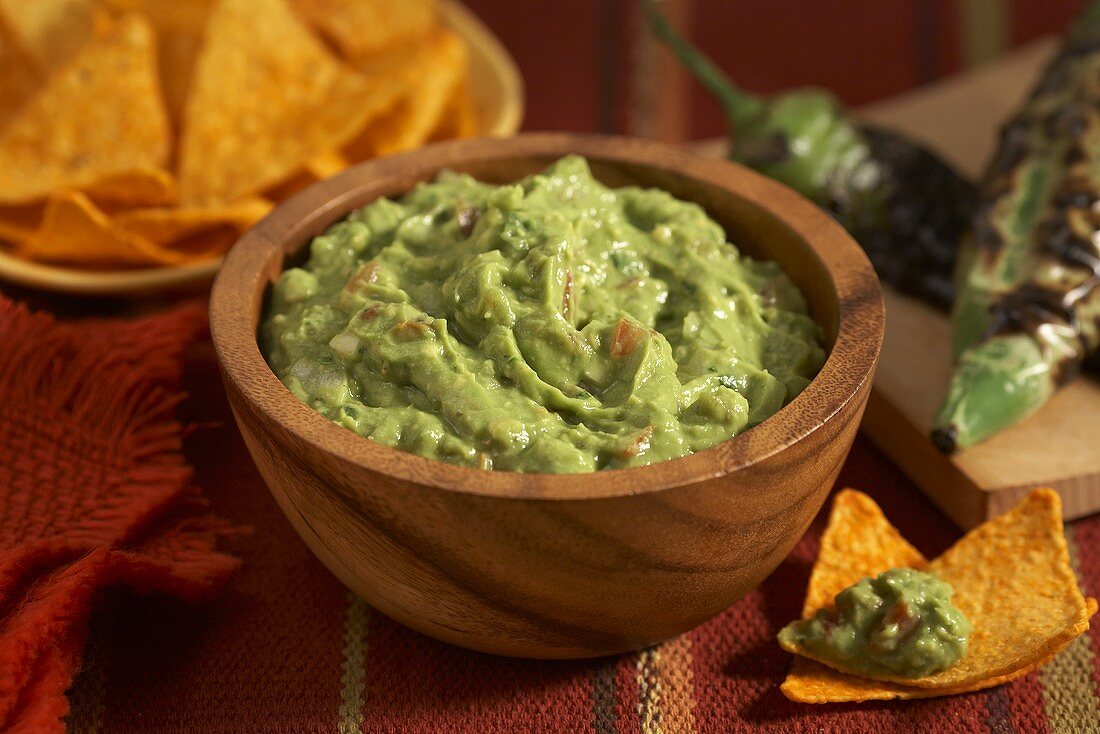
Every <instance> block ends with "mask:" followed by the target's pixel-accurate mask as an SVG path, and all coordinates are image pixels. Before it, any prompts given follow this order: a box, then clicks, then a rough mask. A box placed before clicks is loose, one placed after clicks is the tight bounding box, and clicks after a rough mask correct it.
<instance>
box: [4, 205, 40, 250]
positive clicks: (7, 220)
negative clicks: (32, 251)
mask: <svg viewBox="0 0 1100 734" xmlns="http://www.w3.org/2000/svg"><path fill="white" fill-rule="evenodd" d="M41 221H42V205H41V204H31V205H26V206H0V242H4V243H6V244H7V245H8V246H9V247H10V248H14V249H19V248H20V247H21V246H22V243H23V242H25V241H26V240H27V239H28V238H29V237H30V236H31V235H32V234H34V231H35V230H36V229H38V225H39V224H40V223H41Z"/></svg>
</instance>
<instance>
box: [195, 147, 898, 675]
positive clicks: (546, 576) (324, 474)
mask: <svg viewBox="0 0 1100 734" xmlns="http://www.w3.org/2000/svg"><path fill="white" fill-rule="evenodd" d="M567 153H578V154H581V155H584V156H586V157H587V158H588V159H589V161H590V163H591V166H592V170H593V172H594V174H595V175H596V177H597V178H599V179H601V180H602V181H603V182H604V183H607V184H609V185H613V186H620V185H625V184H639V185H643V186H656V187H660V188H663V189H666V190H668V191H669V192H671V193H672V194H674V195H675V196H678V197H680V198H683V199H688V200H691V201H695V202H698V203H699V204H700V205H702V206H703V207H704V208H705V209H706V210H707V211H708V213H709V214H710V215H711V216H712V217H714V218H715V219H716V220H717V221H719V222H720V223H721V224H722V225H723V226H724V227H725V228H726V231H727V233H728V235H729V238H730V240H731V241H732V242H734V243H736V244H737V245H738V246H739V247H741V248H742V250H743V251H745V252H746V253H748V254H750V255H752V256H754V257H757V258H770V259H774V260H777V261H778V262H779V263H780V264H781V265H782V266H783V268H784V270H786V272H787V274H788V275H789V276H790V277H791V278H792V279H793V280H794V282H795V283H796V284H797V285H798V286H799V287H800V288H801V289H802V291H803V293H805V295H806V297H807V300H808V301H809V304H810V309H811V313H812V314H813V316H814V318H815V320H816V321H817V322H818V323H819V324H820V326H821V327H822V330H823V332H824V334H825V336H826V342H827V344H828V347H829V350H830V356H829V358H828V360H827V362H826V364H825V366H824V367H823V369H822V371H821V373H820V374H819V375H818V376H817V377H816V378H815V379H814V380H813V382H812V383H811V384H810V385H809V387H807V388H806V390H805V391H804V392H803V393H802V394H801V395H800V396H799V397H797V398H796V399H795V400H794V401H792V402H791V404H790V405H788V406H787V407H785V408H783V409H782V410H781V411H779V412H778V413H777V414H776V415H774V416H773V417H771V418H769V419H768V420H767V421H765V422H764V423H762V424H761V425H759V426H757V427H755V428H753V429H751V430H750V431H747V432H746V433H744V434H741V435H740V436H737V437H735V438H733V439H731V440H729V441H726V442H724V443H722V444H720V445H718V446H716V447H714V448H712V449H708V450H706V451H702V452H699V453H697V454H694V455H692V456H688V457H684V458H682V459H677V460H674V461H668V462H663V463H659V464H654V465H651V466H647V467H641V468H633V469H622V470H614V471H604V472H596V473H592V474H582V475H576V474H574V475H553V474H518V473H511V472H484V471H478V470H475V469H468V468H465V467H460V466H455V465H452V464H446V463H442V462H436V461H431V460H428V459H424V458H421V457H419V456H415V455H412V454H407V453H403V452H401V451H398V450H395V449H392V448H389V447H386V446H382V445H380V444H375V443H373V442H371V441H369V440H366V439H363V438H360V437H359V436H357V435H355V434H354V433H352V432H351V431H348V430H347V429H344V428H342V427H340V426H337V425H336V424H334V423H331V422H330V421H328V420H327V419H326V418H324V417H322V416H321V415H320V414H318V413H316V412H315V411H313V410H312V409H311V408H309V407H308V406H306V405H305V404H303V403H302V402H300V401H299V400H298V399H297V398H295V397H294V396H293V395H291V394H290V393H289V392H288V391H287V390H286V389H285V388H284V387H283V385H282V384H281V383H280V382H279V381H278V379H277V378H276V377H275V375H274V374H272V372H271V370H270V369H269V368H268V366H267V364H266V362H265V361H264V359H263V357H262V355H261V354H260V351H259V348H258V346H257V343H256V328H257V326H258V324H259V321H260V318H261V311H262V308H263V305H264V295H265V292H266V291H267V289H268V287H269V286H270V284H271V283H272V281H273V280H274V279H275V278H276V277H277V276H278V274H279V273H280V272H281V271H282V269H283V267H284V260H285V259H286V258H288V257H293V256H294V255H295V254H296V253H298V252H300V251H301V250H302V248H303V247H305V246H306V245H307V243H308V242H309V240H310V238H312V237H313V236H315V235H317V234H319V233H320V232H321V231H323V230H324V229H325V228H326V227H327V226H328V225H329V224H331V223H333V222H334V221H337V220H339V219H340V218H342V217H344V216H345V215H346V214H347V213H348V212H350V211H351V210H352V209H354V208H357V207H359V206H362V205H364V204H366V203H367V202H369V201H371V200H373V199H375V198H377V197H380V196H396V195H400V194H401V193H403V192H404V191H406V190H408V189H409V188H410V187H411V186H413V185H414V184H416V183H417V182H419V181H423V180H427V179H430V178H432V177H434V175H435V174H436V173H437V172H438V171H440V170H442V169H447V168H449V169H452V170H459V171H465V172H467V173H470V174H472V175H473V176H475V177H477V178H479V179H482V180H486V181H490V182H496V183H504V182H511V181H515V180H516V179H518V178H520V177H522V176H524V175H527V174H529V173H533V172H536V171H539V170H541V169H542V168H544V167H545V166H546V165H547V164H548V163H550V162H551V161H553V160H555V159H557V158H559V157H561V156H562V155H565V154H567ZM883 321H884V313H883V305H882V297H881V293H880V290H879V286H878V281H877V279H876V278H875V276H874V273H873V271H872V269H871V266H870V264H869V263H868V262H867V260H866V258H865V257H864V256H863V254H862V251H861V250H860V249H859V247H858V246H857V245H856V244H855V242H853V241H852V240H851V239H850V238H849V237H848V235H847V234H846V233H845V232H844V231H843V230H842V229H841V228H840V227H839V226H838V225H837V224H835V223H834V222H833V220H832V219H831V218H829V217H828V215H826V214H825V213H824V212H822V211H820V210H819V209H817V208H816V207H814V206H813V205H811V204H810V203H809V202H808V201H806V200H805V199H803V198H801V197H800V196H798V195H797V194H795V193H794V192H792V191H790V190H788V189H786V188H784V187H783V186H781V185H779V184H777V183H774V182H772V181H770V180H768V179H765V178H763V177H761V176H759V175H756V174H754V173H752V172H750V171H747V170H746V169H742V168H739V167H737V166H734V165H732V164H729V163H725V162H718V161H708V160H704V159H701V158H696V157H694V156H691V155H689V154H687V153H685V152H682V151H679V150H677V149H673V148H669V147H665V146H662V145H659V144H656V143H650V142H645V141H639V140H628V139H622V138H602V137H594V136H576V135H566V134H536V135H523V136H520V137H517V138H512V139H508V140H474V141H461V142H457V143H442V144H438V145H435V146H431V147H429V148H426V149H423V150H420V151H417V152H414V153H410V154H407V155H404V156H398V157H392V158H387V159H380V160H377V161H372V162H369V163H365V164H361V165H359V166H356V167H354V168H352V169H349V170H348V171H346V172H345V173H343V174H341V175H339V176H337V177H336V178H333V179H331V180H328V181H325V182H322V183H320V184H317V185H316V186H314V187H311V188H309V189H307V190H306V191H303V192H302V193H300V194H299V195H297V196H296V197H294V198H293V199H291V200H289V201H287V202H286V203H285V204H283V205H282V206H280V207H279V208H278V209H277V210H276V211H275V212H274V213H273V214H272V215H271V216H270V217H269V218H268V219H266V220H265V221H263V222H261V223H260V224H259V225H258V226H257V227H255V228H254V229H253V230H252V231H251V232H250V233H248V234H247V235H246V236H245V237H244V238H243V239H242V240H241V241H240V242H239V243H238V244H237V245H236V246H235V247H234V249H233V250H232V251H231V252H230V254H229V255H228V256H227V258H226V262H225V266H224V267H223V270H222V272H221V274H220V275H219V277H218V280H217V282H216V283H215V287H214V291H213V295H212V299H211V329H212V332H213V336H214V343H215V346H216V348H217V350H218V356H219V360H220V363H221V367H222V371H223V376H224V379H225V384H226V390H227V392H228V395H229V399H230V403H231V405H232V406H233V410H234V414H235V416H236V418H237V421H238V423H239V425H240V428H241V431H242V433H243V434H244V436H245V440H246V442H247V444H248V447H249V450H250V452H251V453H252V456H253V458H254V459H255V461H256V463H257V465H258V466H259V468H260V471H261V473H262V474H263V476H264V478H265V480H266V481H267V483H268V485H269V486H270V488H271V491H272V493H273V494H274V496H275V498H276V499H277V501H278V502H279V504H280V506H281V507H282V509H283V510H284V512H285V513H286V515H287V517H288V518H290V520H291V522H292V523H293V524H294V526H295V528H296V529H297V530H298V532H299V534H300V535H301V536H302V538H303V539H304V540H305V541H306V543H308V544H309V546H310V547H311V548H312V549H313V551H314V552H315V553H316V554H317V556H318V557H319V558H320V559H321V560H322V561H323V562H324V563H325V564H326V565H327V566H328V568H329V569H331V570H332V572H333V573H335V574H336V575H337V576H338V577H339V578H340V579H341V580H342V581H343V582H344V583H345V584H347V585H348V586H349V587H350V588H351V589H353V590H354V591H356V592H357V593H359V594H360V595H362V596H363V597H364V598H365V599H366V600H367V601H368V602H370V603H371V604H372V605H373V606H375V607H376V608H378V609H379V610H381V611H382V612H384V613H386V614H388V615H389V616H391V617H393V618H394V619H397V620H398V621H400V622H403V623H404V624H406V625H408V626H410V627H412V628H414V629H416V630H419V631H421V632H424V633H425V634H428V635H431V636H433V637H436V638H439V639H442V640H447V641H449V642H453V643H455V644H458V645H462V646H465V647H470V648H474V649H477V650H484V651H488V652H494V653H500V654H506V655H517V656H528V657H547V658H566V657H584V656H595V655H605V654H611V653H617V652H622V651H626V650H631V649H636V648H639V647H642V646H645V645H649V644H653V643H655V642H658V641H660V640H663V639H667V638H668V637H671V636H673V635H676V634H679V633H681V632H683V631H685V630H687V629H689V628H691V627H693V626H695V625H696V624H698V623H700V622H702V621H704V620H705V619H707V618H709V617H711V616H713V615H715V614H717V613H718V612H720V611H721V610H723V609H725V608H726V607H727V606H729V605H730V604H731V603H732V602H733V601H735V600H736V599H737V598H739V597H740V596H742V595H743V594H744V593H745V592H747V591H748V590H750V589H751V588H753V587H754V586H755V585H756V584H758V583H759V582H760V581H761V580H762V579H763V578H764V577H765V576H766V575H767V574H769V573H770V572H771V571H772V570H773V569H774V568H775V567H776V566H777V565H778V564H779V562H780V561H781V560H782V559H783V558H784V557H785V556H786V555H787V553H788V552H789V551H790V549H791V547H792V546H793V545H794V543H795V542H796V541H797V540H798V538H799V537H800V536H801V535H802V533H803V532H804V531H805V529H806V527H807V526H808V524H809V523H810V521H811V520H812V518H813V517H814V515H815V513H816V512H817V511H818V509H819V508H820V506H821V504H822V502H823V501H824V499H825V496H826V494H827V493H828V491H829V489H830V487H831V486H832V483H833V482H834V480H835V479H836V476H837V474H838V473H839V471H840V467H841V464H842V463H843V461H844V459H845V457H846V455H847V453H848V450H849V448H850V447H851V443H852V440H853V438H854V436H855V432H856V429H857V427H858V424H859V420H860V416H861V415H862V413H863V408H864V406H865V404H866V401H867V396H868V392H869V390H870V385H871V378H872V375H873V372H874V368H875V364H876V360H877V357H878V352H879V348H880V346H881V343H882V335H883V334H882V332H883Z"/></svg>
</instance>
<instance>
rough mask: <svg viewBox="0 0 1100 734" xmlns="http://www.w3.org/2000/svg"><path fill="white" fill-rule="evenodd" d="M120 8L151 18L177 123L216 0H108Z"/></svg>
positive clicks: (170, 112) (168, 102)
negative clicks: (207, 21) (203, 34)
mask: <svg viewBox="0 0 1100 734" xmlns="http://www.w3.org/2000/svg"><path fill="white" fill-rule="evenodd" d="M106 1H107V5H108V7H111V8H113V9H114V10H115V11H118V12H126V11H131V12H139V13H142V14H143V15H145V16H146V17H148V18H149V20H150V22H151V23H152V24H153V29H154V31H155V32H156V36H157V68H158V70H159V73H160V82H161V87H162V88H163V90H164V104H165V107H166V108H167V110H168V116H169V117H170V118H171V120H172V122H173V123H174V124H175V125H176V126H177V127H178V126H179V124H180V121H181V120H182V119H183V109H184V104H185V102H186V101H187V87H188V84H189V82H190V79H191V70H192V69H193V68H194V66H195V57H196V56H197V55H198V52H199V46H200V44H201V42H202V32H203V28H204V26H205V25H206V19H207V17H208V16H209V15H210V9H211V8H212V7H213V6H214V0H171V1H170V2H166V1H165V0H106Z"/></svg>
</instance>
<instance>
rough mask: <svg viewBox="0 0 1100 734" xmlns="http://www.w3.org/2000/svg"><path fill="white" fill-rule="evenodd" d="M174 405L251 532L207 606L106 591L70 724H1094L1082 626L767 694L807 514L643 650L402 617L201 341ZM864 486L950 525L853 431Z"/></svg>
mask: <svg viewBox="0 0 1100 734" xmlns="http://www.w3.org/2000/svg"><path fill="white" fill-rule="evenodd" d="M185 387H186V389H187V391H188V393H189V394H190V396H191V397H190V398H189V399H188V400H187V401H186V402H185V403H183V404H182V405H181V406H180V410H181V414H182V415H183V416H185V418H186V419H187V420H189V421H193V422H198V423H201V424H203V425H205V426H207V427H206V428H203V429H201V430H197V431H195V432H194V433H193V434H191V435H190V436H189V437H188V438H187V440H186V442H185V446H184V451H185V455H186V457H187V460H188V461H189V462H190V463H191V464H192V465H193V466H194V468H195V482H196V483H197V484H198V485H199V486H201V487H202V488H203V491H204V493H205V494H206V496H207V497H208V498H209V499H210V502H211V505H212V507H213V509H214V510H215V511H216V512H217V513H218V514H219V515H221V516H223V517H225V518H227V519H228V520H229V521H230V522H231V523H233V524H235V525H243V524H247V525H251V526H252V527H253V528H254V531H253V533H252V534H250V535H248V536H243V537H240V538H235V539H233V540H232V541H231V546H230V547H231V548H232V549H233V550H234V551H236V552H238V553H239V554H240V556H241V557H242V559H243V561H244V564H243V566H242V568H241V571H240V573H239V575H238V576H237V577H236V578H235V579H234V580H233V582H232V583H231V584H229V586H228V587H227V588H226V589H225V592H224V594H223V595H222V596H221V597H220V598H219V599H217V600H216V601H214V602H213V603H212V604H210V605H205V606H202V607H189V606H184V605H180V604H179V603H178V602H177V601H175V600H173V599H167V598H163V597H160V596H158V595H152V596H148V597H141V598H139V599H135V598H134V597H133V596H132V594H131V592H128V591H117V592H114V593H113V595H112V596H111V598H110V599H108V605H107V606H106V607H103V608H101V610H100V611H99V612H97V614H96V615H95V616H94V618H93V620H92V633H91V636H90V639H89V644H88V654H87V655H86V657H85V664H84V670H83V672H82V673H81V675H80V677H79V678H78V679H77V681H76V683H75V685H74V688H73V691H72V697H73V711H72V714H71V715H70V717H69V724H70V730H71V731H73V732H80V733H82V734H84V733H90V734H106V733H111V734H114V733H115V732H121V733H129V732H219V733H221V732H224V733H225V734H229V733H233V734H237V733H240V732H326V733H328V732H331V733H333V734H348V733H352V732H368V733H370V734H375V733H378V734H383V733H385V734H420V733H421V732H423V733H425V734H430V733H432V732H442V733H444V734H457V733H463V734H505V733H509V734H511V733H513V732H516V733H519V734H535V733H539V734H543V733H545V734H549V733H551V732H565V733H567V734H573V733H574V732H578V733H583V732H592V733H594V734H658V733H663V734H689V733H692V732H695V733H698V734H726V733H727V732H775V733H780V732H826V733H828V732H838V733H841V732H843V733H845V734H849V733H852V732H890V733H894V732H960V733H961V732H996V733H1001V732H1089V731H1100V725H1098V721H1100V719H1098V717H1100V702H1098V701H1100V698H1098V687H1097V686H1098V682H1100V678H1098V676H1097V666H1096V664H1095V660H1096V655H1097V653H1098V652H1100V634H1095V633H1089V634H1087V635H1086V636H1084V637H1082V638H1081V639H1079V640H1078V641H1077V642H1076V643H1075V644H1074V645H1073V646H1072V647H1071V648H1070V649H1069V650H1067V651H1066V652H1065V653H1063V654H1062V655H1060V656H1058V657H1057V658H1056V659H1055V660H1054V661H1052V662H1051V663H1050V664H1049V665H1047V666H1046V667H1045V668H1043V669H1042V670H1041V671H1039V672H1037V673H1035V674H1033V675H1030V676H1028V677H1027V678H1025V679H1023V680H1020V681H1017V682H1015V683H1013V684H1011V685H1008V686H1004V687H1002V688H997V689H994V690H991V691H983V692H978V693H973V694H968V695H963V696H956V697H952V698H942V699H931V700H925V701H914V702H895V703H876V704H863V705H843V706H808V705H798V704H793V703H790V702H789V701H787V700H786V699H785V698H783V696H782V694H780V692H779V688H778V686H779V683H780V682H781V681H782V679H783V676H784V675H785V674H786V672H787V669H788V667H789V665H790V656H789V655H787V654H786V653H784V652H783V651H781V650H780V649H779V647H778V645H776V643H775V633H776V632H777V631H778V629H779V628H780V627H781V626H782V625H783V624H785V623H786V622H788V621H790V620H791V619H793V618H794V617H796V616H797V615H798V613H799V609H800V607H801V603H802V597H803V594H804V592H805V588H806V582H807V580H808V578H809V571H810V566H811V564H812V562H813V559H814V558H815V557H816V554H817V543H818V537H819V535H820V533H821V531H822V529H823V526H824V516H822V517H819V518H818V519H817V520H816V521H815V523H814V525H813V526H812V528H811V529H810V531H809V532H808V533H807V535H806V536H805V537H804V538H803V539H802V541H801V542H800V543H799V544H798V546H797V547H796V548H795V550H794V552H793V553H792V554H791V556H790V557H789V558H788V559H787V560H786V561H785V562H784V563H783V564H782V565H781V566H780V567H779V568H778V569H777V570H776V572H775V573H774V574H772V576H771V577H770V578H768V579H767V580H766V581H765V582H764V583H763V584H762V585H761V586H760V588H758V589H757V590H755V591H753V592H752V593H751V594H749V595H748V596H746V597H745V598H744V599H742V600H741V601H739V602H737V603H736V604H734V605H733V606H732V607H731V608H730V609H729V610H727V611H726V612H724V613H723V614H722V615H720V616H719V617H717V618H716V619H714V620H712V621H710V622H707V623H706V624H704V625H702V626H701V627H699V628H697V629H695V630H693V631H691V632H689V633H688V634H686V635H683V636H681V637H679V638H677V639H675V640H671V641H669V642H667V643H665V644H663V645H660V646H658V647H656V648H653V649H650V650H645V651H642V652H639V653H634V654H629V655H623V656H620V657H617V658H609V659H603V660H590V661H575V662H569V661H566V662H560V661H559V662H538V661H527V660H508V659H504V658H498V657H493V656H488V655H481V654H477V653H472V652H468V651H465V650H460V649H458V648H455V647H451V646H449V645H446V644H443V643H439V642H436V641H434V640H431V639H428V638H426V637H423V636H421V635H419V634H416V633H414V632H411V631H409V630H407V629H405V628H403V627H401V626H400V625H398V624H396V623H394V622H392V621H390V620H389V619H387V618H386V617H384V616H383V615H381V614H379V613H377V612H375V611H373V610H372V609H370V608H369V607H368V605H366V604H364V603H363V602H362V601H360V600H358V599H356V598H355V597H353V596H351V595H349V593H348V592H347V591H346V590H345V589H344V588H343V587H342V586H341V585H340V583H339V582H337V581H336V580H335V579H334V578H333V577H332V576H331V575H330V574H329V573H328V572H327V571H326V570H325V569H324V568H323V567H322V566H321V565H320V564H319V563H318V562H317V561H316V560H315V559H314V558H313V556H312V555H311V554H310V552H309V550H308V549H307V548H306V547H305V545H304V544H303V543H302V542H301V541H300V540H298V538H297V536H296V535H295V534H294V531H293V529H292V528H291V527H290V525H289V524H288V523H287V522H286V520H285V519H284V518H283V516H282V514H281V513H280V511H279V509H278V507H277V506H276V505H275V503H274V501H273V500H272V499H271V497H270V495H269V494H268V492H267V490H266V488H265V487H264V485H263V481H262V480H261V478H260V477H259V475H258V474H257V472H256V470H255V468H254V467H253V465H252V463H251V460H250V459H249V458H248V454H247V452H246V450H245V448H244V445H243V443H242V441H241V439H240V437H239V435H238V434H237V431H236V429H235V427H234V425H233V421H232V417H231V415H230V414H229V411H228V408H227V406H226V405H225V403H224V397H223V395H224V394H223V392H222V389H221V385H220V380H219V376H218V373H217V366H216V362H215V360H214V357H213V354H212V351H211V350H210V348H209V345H208V344H206V345H205V349H199V350H197V352H196V353H195V354H193V355H191V357H190V358H189V360H188V361H187V368H186V373H185ZM838 486H854V487H857V488H859V489H862V490H864V491H866V492H868V493H869V494H871V495H872V496H873V497H874V499H875V500H876V501H877V502H879V503H880V504H881V505H882V507H883V508H884V510H885V511H886V513H887V515H888V516H889V517H890V519H891V520H892V521H893V522H894V523H895V524H897V526H898V527H899V529H900V530H901V531H902V532H903V533H904V535H905V537H906V538H909V539H910V540H911V541H912V542H913V543H914V544H915V545H917V547H918V548H920V550H921V551H922V552H924V553H925V554H926V555H928V556H929V557H934V556H936V555H938V554H939V553H940V552H941V551H942V550H944V549H945V548H946V547H947V546H948V545H950V544H951V543H952V542H953V541H954V540H956V539H957V538H958V537H959V535H960V532H959V531H958V530H957V529H956V528H954V526H952V525H951V523H950V522H949V521H948V520H947V519H946V518H945V517H944V516H943V515H941V514H940V513H939V512H938V511H937V510H936V509H935V508H934V507H933V506H932V505H931V504H930V503H929V502H928V501H927V500H926V499H925V498H924V496H923V495H921V493H920V492H919V491H918V490H917V489H916V488H915V487H913V486H912V485H911V484H910V483H909V482H908V481H907V480H906V479H905V478H904V477H903V476H902V475H901V474H899V473H898V471H897V470H896V469H895V468H894V467H893V466H891V465H890V464H889V463H888V462H887V461H886V459H885V458H884V457H882V455H881V454H879V453H878V452H877V451H875V449H873V448H872V447H871V446H870V445H869V444H867V443H866V442H865V441H864V440H863V439H857V441H856V445H855V447H854V449H853V452H852V455H851V457H850V458H849V460H848V462H847V464H846V466H845V468H844V470H843V472H842V475H841V478H840V481H839V482H838ZM1067 534H1068V536H1069V539H1070V541H1071V543H1070V545H1071V549H1072V551H1073V558H1074V560H1075V563H1076V564H1077V567H1078V570H1079V572H1080V576H1081V579H1082V583H1083V586H1084V589H1085V592H1086V593H1088V594H1090V595H1092V596H1097V594H1100V517H1097V518H1093V519H1086V520H1082V521H1078V522H1076V523H1073V524H1071V525H1070V526H1069V527H1068V533H1067Z"/></svg>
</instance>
